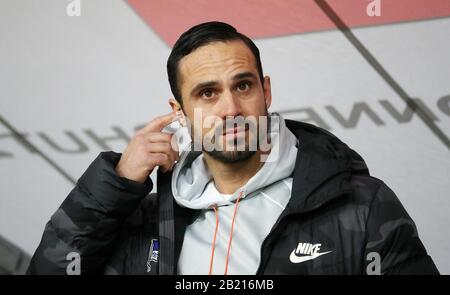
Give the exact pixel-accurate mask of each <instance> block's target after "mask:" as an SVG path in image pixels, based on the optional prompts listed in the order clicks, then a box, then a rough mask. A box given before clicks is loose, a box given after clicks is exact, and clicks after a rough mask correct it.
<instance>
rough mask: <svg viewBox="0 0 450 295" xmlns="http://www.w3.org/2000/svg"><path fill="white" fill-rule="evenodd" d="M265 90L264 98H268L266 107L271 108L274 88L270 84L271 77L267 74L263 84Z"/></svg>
mask: <svg viewBox="0 0 450 295" xmlns="http://www.w3.org/2000/svg"><path fill="white" fill-rule="evenodd" d="M263 88H264V89H263V91H264V99H265V100H266V108H267V109H269V107H270V105H271V104H272V89H271V86H270V77H269V76H265V77H264V85H263Z"/></svg>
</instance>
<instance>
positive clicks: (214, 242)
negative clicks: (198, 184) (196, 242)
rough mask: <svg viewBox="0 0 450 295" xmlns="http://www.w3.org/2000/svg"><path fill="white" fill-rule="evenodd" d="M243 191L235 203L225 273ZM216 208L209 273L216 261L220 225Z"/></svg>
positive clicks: (210, 273)
mask: <svg viewBox="0 0 450 295" xmlns="http://www.w3.org/2000/svg"><path fill="white" fill-rule="evenodd" d="M242 194H243V192H241V193H240V194H239V196H238V198H237V201H236V204H235V205H234V212H233V219H232V221H231V231H230V238H229V239H228V249H227V257H226V260H225V275H227V274H228V260H229V257H230V250H231V241H232V240H233V231H234V219H235V217H236V212H237V207H238V206H239V201H240V200H241V197H242ZM212 208H213V209H214V213H215V214H216V229H215V230H214V237H213V242H212V247H211V248H212V249H211V259H210V262H209V275H212V269H213V262H214V250H215V248H216V236H217V230H218V227H219V212H218V210H217V208H216V206H213V207H212Z"/></svg>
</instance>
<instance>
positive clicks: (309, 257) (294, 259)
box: [289, 249, 332, 263]
mask: <svg viewBox="0 0 450 295" xmlns="http://www.w3.org/2000/svg"><path fill="white" fill-rule="evenodd" d="M330 252H332V251H327V252H322V253H317V254H313V255H307V256H297V255H295V249H294V251H292V253H291V256H289V259H290V260H291V262H292V263H302V262H305V261H308V260H312V259H316V258H317V257H319V256H322V255H325V254H328V253H330Z"/></svg>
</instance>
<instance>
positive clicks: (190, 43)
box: [167, 21, 264, 105]
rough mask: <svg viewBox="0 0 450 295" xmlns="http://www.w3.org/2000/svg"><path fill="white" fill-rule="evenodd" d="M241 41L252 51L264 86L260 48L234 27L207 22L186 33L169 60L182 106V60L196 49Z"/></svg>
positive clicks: (171, 80)
mask: <svg viewBox="0 0 450 295" xmlns="http://www.w3.org/2000/svg"><path fill="white" fill-rule="evenodd" d="M233 40H241V41H243V42H244V43H245V44H246V45H247V47H248V48H249V49H250V50H251V51H252V53H253V55H254V57H255V61H256V66H257V68H258V73H259V78H260V80H261V84H263V85H264V76H263V71H262V65H261V58H260V56H259V50H258V47H256V45H255V43H253V41H252V40H251V39H250V38H248V37H247V36H245V35H243V34H241V33H239V32H238V31H237V30H236V29H235V28H234V27H233V26H231V25H229V24H227V23H223V22H217V21H214V22H206V23H202V24H199V25H196V26H194V27H192V28H190V29H189V30H187V31H186V32H184V33H183V34H182V35H181V36H180V38H178V40H177V42H175V45H174V46H173V48H172V52H171V53H170V56H169V59H168V60H167V74H168V76H169V83H170V89H171V90H172V94H173V95H174V96H175V99H176V100H177V101H178V102H179V103H180V105H182V100H181V91H180V89H179V87H178V78H179V77H178V64H179V62H180V60H181V59H182V58H183V57H184V56H186V55H188V54H189V53H191V52H192V51H194V50H195V49H197V48H199V47H201V46H204V45H207V44H209V43H212V42H218V41H222V42H225V41H233Z"/></svg>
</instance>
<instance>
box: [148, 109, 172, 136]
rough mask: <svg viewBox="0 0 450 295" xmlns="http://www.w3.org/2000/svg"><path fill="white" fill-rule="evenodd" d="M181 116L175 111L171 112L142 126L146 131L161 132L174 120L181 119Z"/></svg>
mask: <svg viewBox="0 0 450 295" xmlns="http://www.w3.org/2000/svg"><path fill="white" fill-rule="evenodd" d="M179 118H180V116H179V115H178V114H177V113H175V112H172V113H169V114H166V115H163V116H160V117H157V118H155V119H153V120H152V121H150V123H148V124H147V125H146V126H145V127H144V128H142V130H143V131H144V132H151V131H153V132H159V131H161V130H162V129H163V128H164V127H165V126H167V125H169V124H170V123H172V122H173V121H175V120H177V119H179Z"/></svg>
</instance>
